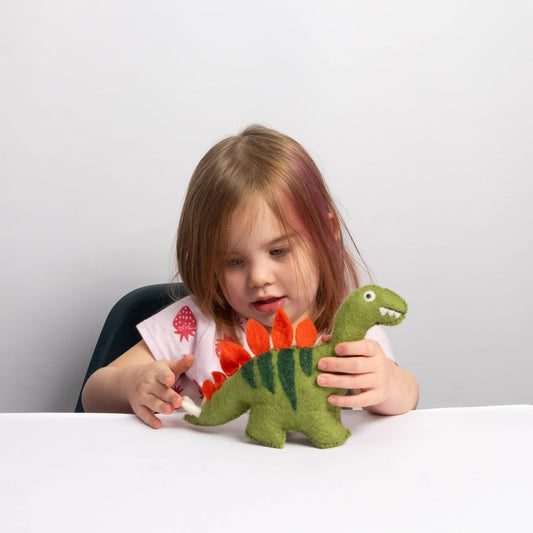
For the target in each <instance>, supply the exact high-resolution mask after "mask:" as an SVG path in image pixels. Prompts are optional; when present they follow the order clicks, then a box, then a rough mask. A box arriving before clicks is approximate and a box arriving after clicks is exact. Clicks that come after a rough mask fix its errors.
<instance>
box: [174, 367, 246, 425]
mask: <svg viewBox="0 0 533 533" xmlns="http://www.w3.org/2000/svg"><path fill="white" fill-rule="evenodd" d="M243 385H244V386H243ZM246 388H247V386H246V385H245V384H244V383H243V381H242V379H240V376H239V375H238V374H236V375H234V376H232V379H228V380H226V381H225V383H224V386H223V387H221V388H220V389H218V390H217V391H216V392H215V393H214V394H213V396H212V397H211V399H210V400H208V401H206V402H205V403H204V404H203V406H202V407H201V413H200V414H198V415H195V414H187V415H185V417H184V420H186V421H187V422H189V423H190V424H194V425H195V426H220V425H222V424H226V423H227V422H230V421H231V420H234V419H235V418H238V417H239V416H241V415H242V414H244V413H246V411H248V409H250V402H249V400H248V399H247V397H248V394H246ZM184 407H185V406H184ZM185 408H186V407H185ZM187 410H188V409H187Z"/></svg>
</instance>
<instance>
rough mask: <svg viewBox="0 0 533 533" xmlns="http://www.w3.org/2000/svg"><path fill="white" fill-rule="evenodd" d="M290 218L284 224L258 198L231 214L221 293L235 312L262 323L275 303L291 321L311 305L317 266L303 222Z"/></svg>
mask: <svg viewBox="0 0 533 533" xmlns="http://www.w3.org/2000/svg"><path fill="white" fill-rule="evenodd" d="M290 223H291V224H290V228H291V229H285V228H284V227H283V225H282V224H281V222H280V221H279V220H278V219H277V218H276V217H275V215H274V214H273V213H272V210H271V209H270V208H269V207H268V205H267V204H266V203H265V201H264V200H260V199H257V200H254V201H252V202H250V205H247V206H245V207H242V208H237V209H236V211H235V212H234V213H233V215H232V217H231V219H230V226H229V228H228V241H229V250H228V253H227V256H226V258H225V266H224V270H223V274H222V275H223V283H222V285H223V289H222V290H223V293H224V297H225V298H226V300H227V301H228V303H229V304H230V305H231V307H232V308H233V309H234V310H235V311H236V312H237V313H239V314H240V315H242V316H244V317H245V318H253V319H254V320H256V321H257V322H259V323H260V324H262V325H263V326H265V327H266V328H271V327H272V324H273V322H274V315H275V313H276V310H277V309H278V308H279V307H283V309H284V311H285V312H286V313H287V315H288V317H289V319H290V320H291V322H292V323H293V324H294V325H296V324H298V323H299V322H301V321H302V320H303V319H304V318H309V317H310V316H311V315H312V313H313V311H314V306H315V298H316V293H317V290H318V282H319V273H318V268H317V265H316V261H315V260H314V259H313V257H312V254H311V251H310V250H309V247H308V246H305V241H304V237H303V236H304V235H305V228H303V227H302V225H301V224H298V222H297V221H293V220H291V221H290ZM287 232H288V233H287Z"/></svg>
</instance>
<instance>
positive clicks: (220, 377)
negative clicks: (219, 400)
mask: <svg viewBox="0 0 533 533" xmlns="http://www.w3.org/2000/svg"><path fill="white" fill-rule="evenodd" d="M211 375H212V376H213V377H214V378H215V389H216V390H218V389H220V387H222V383H224V381H226V377H227V376H226V374H223V373H222V372H216V371H215V372H211Z"/></svg>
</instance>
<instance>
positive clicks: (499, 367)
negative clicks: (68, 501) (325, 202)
mask: <svg viewBox="0 0 533 533" xmlns="http://www.w3.org/2000/svg"><path fill="white" fill-rule="evenodd" d="M531 6H532V5H531V3H530V2H528V1H527V0H523V1H483V2H482V1H465V0H448V1H446V2H428V1H422V0H420V1H409V0H407V1H403V2H397V1H381V2H370V1H369V2H360V1H331V0H328V1H323V2H320V1H310V0H297V1H293V2H288V1H277V2H276V1H271V2H267V1H258V2H251V1H249V0H246V1H245V0H242V1H237V0H225V1H224V2H218V1H215V0H209V1H207V0H206V1H202V2H197V3H193V2H171V1H159V2H147V1H146V2H141V1H131V0H123V1H107V0H106V1H103V0H102V1H90V2H89V1H87V2H82V1H71V0H64V1H57V0H55V1H54V0H50V1H47V2H40V1H24V0H16V1H15V0H13V1H9V0H7V1H6V0H2V1H1V2H0V178H1V179H0V187H1V189H0V244H1V247H0V250H1V270H0V272H1V278H0V284H1V285H0V294H1V300H0V302H1V303H0V312H1V315H0V334H1V339H2V347H1V352H0V353H1V359H0V410H1V411H69V410H72V409H73V408H74V405H75V401H76V398H77V395H78V393H79V388H80V385H81V382H82V379H83V376H84V374H85V370H86V368H87V365H88V363H89V358H90V356H91V353H92V350H93V348H94V345H95V343H96V340H97V337H98V334H99V331H100V328H101V326H102V324H103V322H104V319H105V316H106V314H107V312H108V311H109V309H110V308H111V307H112V305H113V304H114V303H115V301H116V300H117V299H119V298H120V297H121V296H122V295H123V294H125V293H126V292H128V291H130V290H132V289H134V288H136V287H139V286H142V285H146V284H152V283H160V282H166V281H168V280H169V279H171V277H172V275H173V274H174V264H173V257H172V248H173V244H174V243H173V240H174V236H175V231H176V227H177V222H178V217H179V211H180V207H181V203H182V201H183V197H184V193H185V189H186V185H187V182H188V180H189V177H190V175H191V173H192V171H193V169H194V167H195V166H196V164H197V162H198V160H199V159H200V157H201V156H202V155H203V154H204V153H205V151H206V150H207V149H208V148H209V147H210V146H212V145H213V144H214V143H215V142H217V141H218V140H220V139H221V138H223V137H225V136H227V135H231V134H235V133H237V132H238V131H239V130H241V129H242V128H244V127H245V126H246V125H248V124H249V123H254V122H259V123H262V124H265V125H267V126H270V127H273V128H276V129H278V130H280V131H282V132H284V133H287V134H289V135H291V136H292V137H294V138H296V139H297V140H298V141H300V142H301V143H302V144H303V145H304V146H305V147H306V148H307V149H308V151H309V152H310V154H311V156H312V157H313V158H314V159H315V161H316V162H317V164H318V165H319V167H320V168H321V170H322V171H323V173H324V175H325V177H326V179H327V181H328V183H329V185H330V188H331V190H332V192H333V194H334V196H335V198H336V199H337V200H338V202H339V204H340V206H341V211H342V213H343V214H344V216H345V218H346V220H347V223H348V226H349V228H350V230H351V231H352V233H353V235H354V237H355V240H356V242H357V244H358V246H359V248H360V250H361V252H362V254H363V256H364V258H365V260H366V261H367V263H368V264H369V266H370V268H371V270H372V273H373V275H374V277H375V280H376V281H377V282H378V283H379V284H381V285H384V286H387V287H390V288H392V289H394V290H396V291H397V292H399V293H400V294H401V295H402V296H404V298H405V299H406V300H407V301H408V303H409V305H410V312H409V315H408V318H407V320H406V321H405V322H404V323H402V325H401V326H399V327H398V328H394V329H390V330H388V331H389V332H390V336H391V338H392V340H393V344H394V347H395V352H396V356H397V357H398V359H399V361H400V363H401V365H402V366H405V367H406V368H408V369H409V370H410V371H411V372H412V373H413V374H414V375H415V376H416V377H417V378H418V380H419V382H420V386H421V402H420V406H421V407H425V408H428V407H438V406H458V405H463V406H469V405H486V404H505V403H533V392H532V391H533V387H532V385H531V379H532V377H533V348H532V342H533V334H532V332H533V325H532V320H533V304H532V299H533V290H532V285H533V282H532V280H531V270H532V255H533V237H532V228H533V215H532V213H533V208H532V206H531V201H532V197H533V195H532V192H533V185H532V181H531V178H532V175H531V174H532V170H533V155H532V145H533V134H532V119H533V96H532V95H533V88H532V81H533V75H532V58H533V32H532V31H531V28H532V26H533V7H531Z"/></svg>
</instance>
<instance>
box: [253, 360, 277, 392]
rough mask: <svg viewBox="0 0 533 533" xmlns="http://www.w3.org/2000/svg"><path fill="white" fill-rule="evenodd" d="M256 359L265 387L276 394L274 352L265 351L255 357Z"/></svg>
mask: <svg viewBox="0 0 533 533" xmlns="http://www.w3.org/2000/svg"><path fill="white" fill-rule="evenodd" d="M254 361H257V366H258V368H259V374H260V375H261V383H262V384H263V387H265V388H266V389H267V390H268V391H269V392H271V393H272V394H274V390H275V389H274V366H273V364H272V353H271V352H265V353H264V354H262V355H260V356H258V358H257V359H254Z"/></svg>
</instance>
